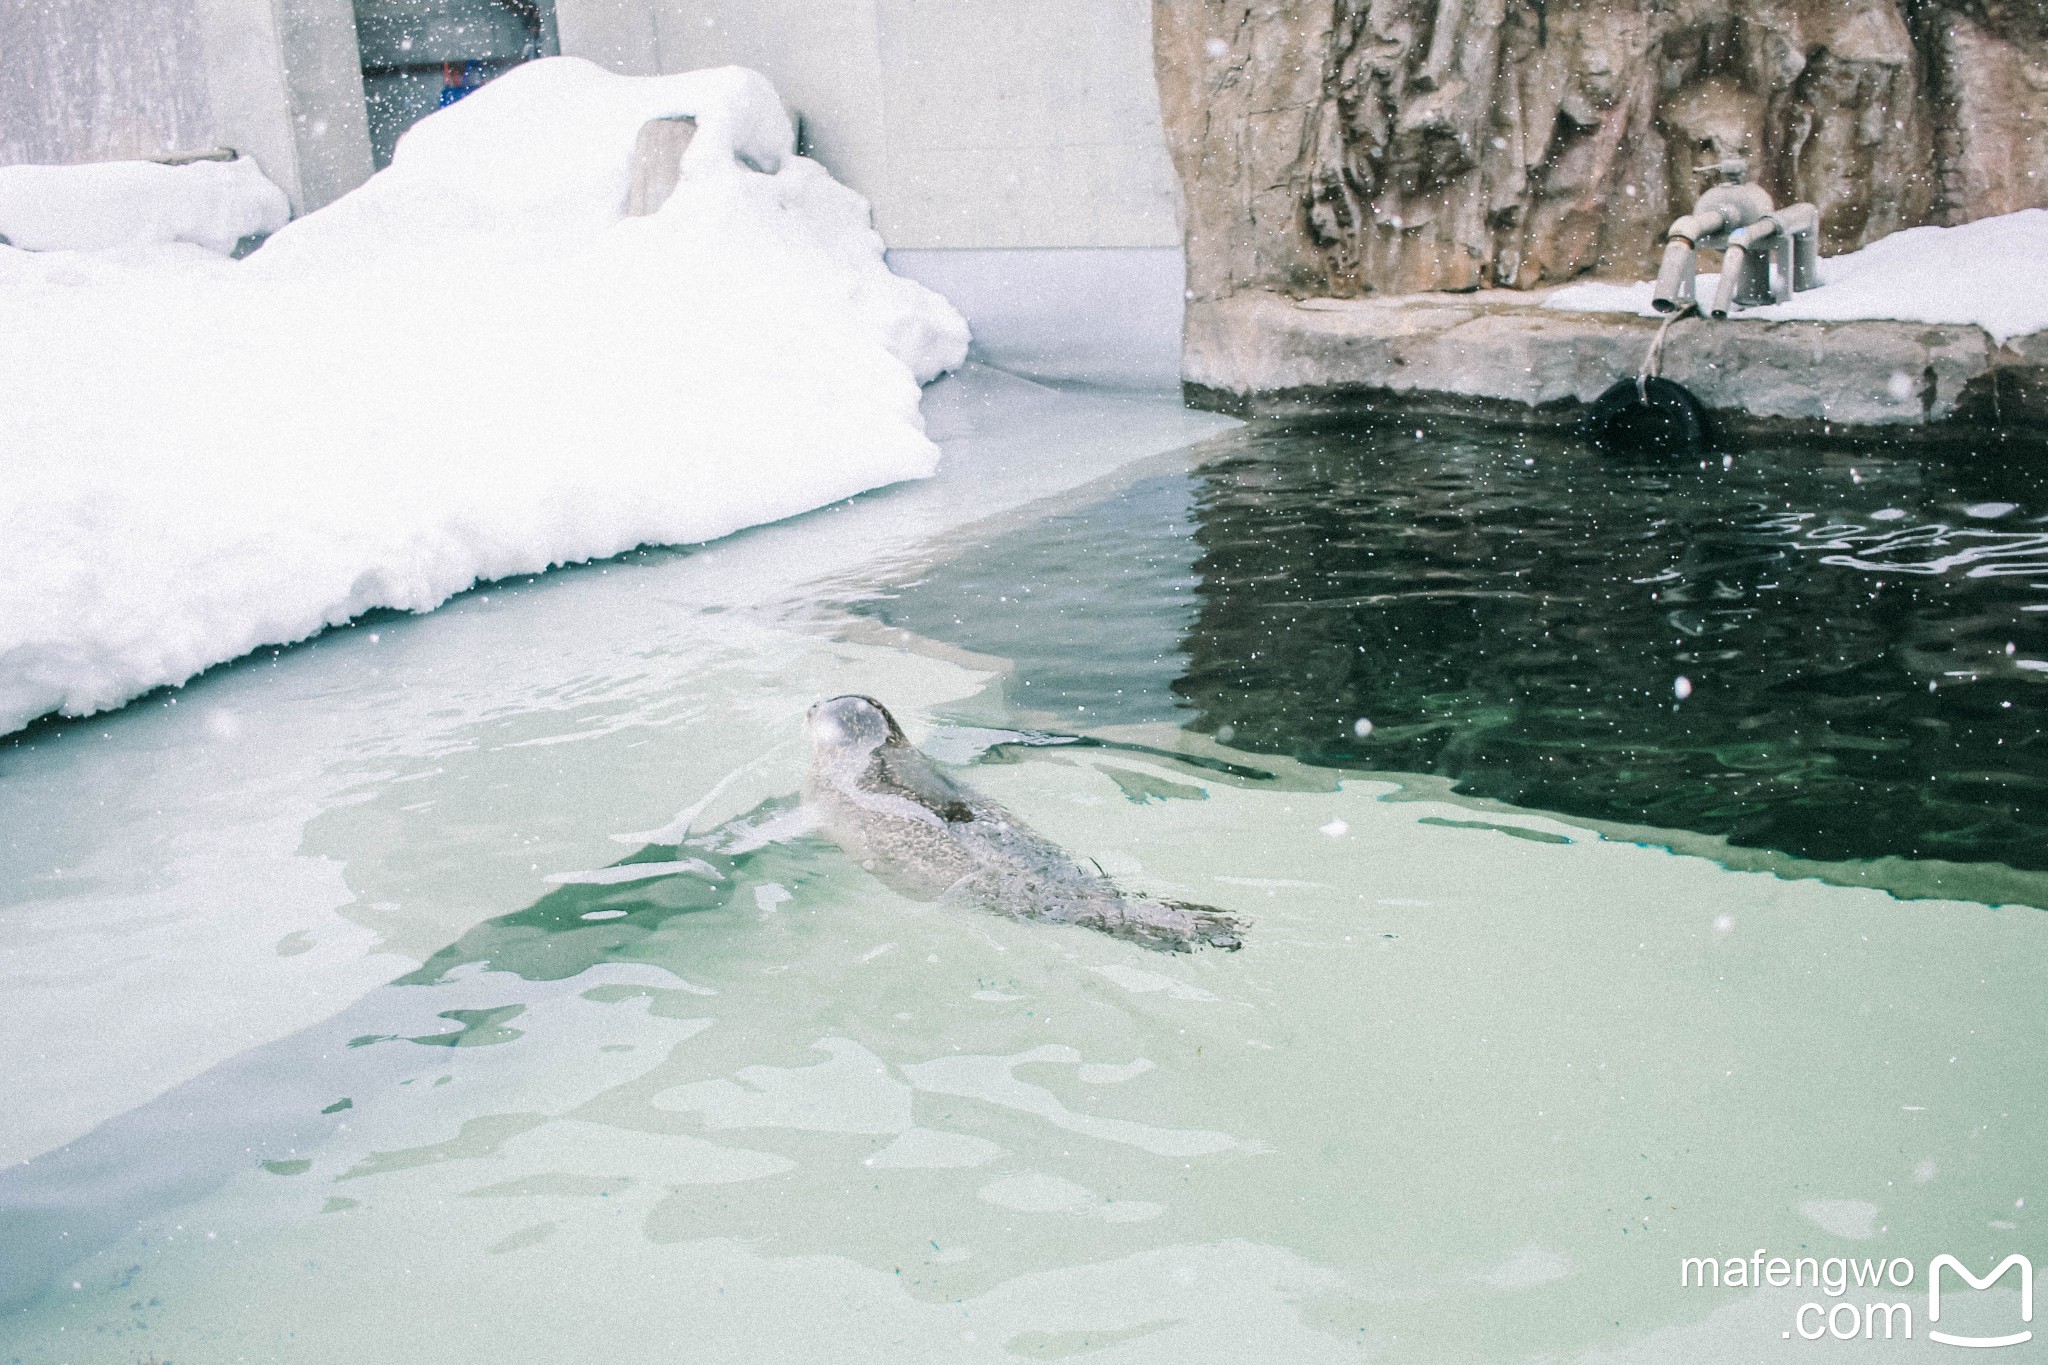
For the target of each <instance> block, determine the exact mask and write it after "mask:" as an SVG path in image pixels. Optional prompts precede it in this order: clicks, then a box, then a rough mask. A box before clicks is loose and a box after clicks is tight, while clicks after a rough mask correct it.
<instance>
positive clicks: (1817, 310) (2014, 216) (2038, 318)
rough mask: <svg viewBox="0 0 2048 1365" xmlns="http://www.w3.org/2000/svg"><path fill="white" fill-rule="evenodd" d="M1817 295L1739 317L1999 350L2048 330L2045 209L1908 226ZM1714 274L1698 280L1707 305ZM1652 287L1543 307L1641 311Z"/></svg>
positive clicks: (1595, 289) (1593, 293) (1827, 275)
mask: <svg viewBox="0 0 2048 1365" xmlns="http://www.w3.org/2000/svg"><path fill="white" fill-rule="evenodd" d="M1821 280H1822V287H1821V288H1819V289H1816V290H1814V291H1813V292H1811V293H1807V294H1798V295H1795V296H1794V297H1793V298H1792V299H1790V300H1789V301H1788V302H1785V303H1779V304H1773V305H1771V306H1770V307H1768V308H1744V309H1741V310H1739V311H1738V312H1736V313H1735V314H1733V316H1735V317H1743V318H1759V319H1763V320H1765V321H1771V322H1782V321H1788V320H1793V319H1804V320H1810V321H1820V322H1849V321H1853V320H1857V319H1865V318H1870V319H1887V318H1889V319H1895V320H1897V321H1900V322H1946V323H1957V324H1970V323H1974V324H1975V325H1977V326H1979V327H1982V328H1983V329H1984V330H1985V331H1987V332H1989V333H1990V334H1991V336H1992V338H1993V339H1994V340H1996V341H1998V342H2000V343H2003V342H2005V341H2006V340H2007V339H2008V338H2011V337H2016V336H2025V335H2027V334H2028V333H2030V332H2039V331H2044V330H2048V209H2025V210H2022V211H2021V212H2019V213H2008V214H2005V215H2003V216H2002V217H1998V218H1985V219H1982V220H1980V221H1978V222H1975V223H1969V224H1966V225H1965V226H1963V227H1952V228H1938V227H1926V228H1909V229H1907V230H1906V231H1904V232H1895V233H1893V234H1892V235H1891V236H1889V237H1886V238H1883V239H1882V240H1880V241H1876V242H1872V243H1871V244H1870V245H1869V246H1867V247H1865V248H1863V249H1862V250H1861V251H1852V252H1850V253H1849V254H1848V255H1846V256H1831V257H1829V258H1828V259H1826V260H1824V261H1822V262H1821ZM1719 284H1720V276H1718V275H1702V276H1700V280H1699V291H1698V292H1699V296H1700V298H1701V299H1703V300H1704V299H1711V298H1712V297H1713V293H1714V290H1715V289H1716V288H1717V287H1718V286H1719ZM1654 288H1655V286H1653V285H1650V284H1647V283H1646V284H1574V285H1567V286H1565V287H1564V288H1562V289H1560V290H1558V291H1557V292H1556V293H1554V294H1552V295H1551V296H1550V297H1549V298H1548V299H1546V300H1544V305H1543V306H1544V307H1546V308H1559V309H1563V310H1565V311H1567V312H1574V313H1640V314H1642V315H1643V316H1645V317H1656V316H1660V315H1659V314H1657V313H1656V312H1655V311H1654V310H1652V309H1651V307H1650V294H1651V292H1652V291H1653V289H1654Z"/></svg>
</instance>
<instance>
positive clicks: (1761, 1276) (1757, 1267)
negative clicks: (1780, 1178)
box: [1678, 1247, 2034, 1348]
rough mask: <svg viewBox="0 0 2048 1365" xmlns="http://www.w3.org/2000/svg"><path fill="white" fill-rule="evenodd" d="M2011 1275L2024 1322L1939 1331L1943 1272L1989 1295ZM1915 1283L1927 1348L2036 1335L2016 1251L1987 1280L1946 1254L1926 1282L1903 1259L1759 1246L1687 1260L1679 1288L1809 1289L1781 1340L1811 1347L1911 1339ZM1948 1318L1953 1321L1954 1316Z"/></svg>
mask: <svg viewBox="0 0 2048 1365" xmlns="http://www.w3.org/2000/svg"><path fill="white" fill-rule="evenodd" d="M2011 1271H2017V1272H2018V1276H2017V1279H2018V1281H2019V1283H2018V1284H2017V1285H2016V1286H2015V1287H2016V1288H2017V1289H2018V1290H2019V1315H2018V1317H2019V1320H2018V1321H2017V1322H2015V1323H2012V1324H2010V1326H2011V1327H2012V1328H2013V1330H2011V1331H2006V1332H2000V1333H1996V1334H1985V1333H1982V1332H1971V1333H1962V1332H1947V1331H1943V1330H1942V1329H1941V1328H1940V1326H1939V1324H1940V1322H1941V1307H1942V1298H1941V1296H1942V1276H1943V1274H1944V1273H1952V1274H1953V1276H1954V1277H1955V1282H1959V1283H1957V1284H1956V1287H1957V1288H1961V1287H1962V1286H1965V1285H1967V1286H1968V1287H1969V1288H1970V1289H1973V1290H1988V1289H1990V1288H1992V1287H1993V1286H1995V1285H1997V1284H1998V1283H1999V1282H2000V1281H2001V1280H2004V1279H2005V1278H2006V1276H2007V1274H2008V1272H2011ZM1916 1280H1920V1281H1921V1282H1922V1283H1924V1284H1925V1286H1926V1316H1925V1318H1924V1319H1922V1322H1921V1326H1922V1327H1923V1328H1924V1330H1925V1332H1926V1339H1927V1340H1928V1341H1935V1342H1940V1343H1941V1344H1942V1345H1944V1346H1973V1347H1979V1348H1987V1347H1997V1346H2018V1345H2020V1344H2021V1343H2023V1342H2027V1341H2031V1340H2033V1338H2034V1332H2033V1328H2032V1327H2030V1326H2028V1324H2030V1323H2032V1322H2033V1320H2034V1263H2033V1262H2032V1261H2029V1260H2028V1259H2027V1258H2026V1257H2024V1256H2022V1255H2020V1254H2019V1253H2018V1252H2014V1253H2013V1254H2012V1255H2010V1256H2007V1257H2006V1258H2005V1259H2004V1260H2002V1261H2000V1262H1998V1263H1997V1264H1996V1265H1994V1266H1992V1267H1991V1269H1990V1271H1989V1273H1987V1274H1984V1275H1977V1274H1975V1273H1973V1272H1972V1271H1971V1270H1970V1268H1969V1267H1968V1266H1966V1265H1964V1264H1963V1263H1962V1262H1961V1261H1960V1260H1958V1259H1957V1258H1956V1257H1954V1256H1950V1255H1947V1254H1943V1255H1940V1256H1936V1257H1935V1258H1934V1259H1932V1260H1931V1261H1929V1262H1928V1263H1927V1270H1926V1274H1925V1276H1924V1278H1923V1277H1922V1276H1921V1275H1920V1274H1919V1272H1918V1269H1917V1267H1915V1266H1914V1264H1913V1262H1912V1261H1910V1260H1908V1259H1907V1258H1905V1257H1904V1256H1894V1257H1892V1258H1890V1259H1888V1260H1887V1259H1885V1258H1883V1257H1877V1258H1875V1259H1873V1258H1870V1257H1864V1258H1862V1259H1860V1260H1859V1259H1854V1258H1848V1257H1841V1256H1830V1257H1828V1258H1827V1259H1825V1260H1822V1259H1820V1258H1818V1257H1814V1256H1799V1257H1790V1258H1788V1257H1784V1256H1772V1255H1771V1254H1770V1253H1769V1252H1768V1251H1767V1250H1765V1249H1763V1248H1761V1247H1760V1248H1758V1249H1757V1250H1756V1251H1755V1252H1754V1253H1753V1254H1751V1255H1750V1256H1748V1257H1746V1258H1745V1257H1741V1256H1729V1257H1726V1258H1724V1259H1717V1258H1715V1257H1712V1256H1688V1257H1686V1258H1685V1259H1684V1260H1682V1261H1680V1262H1679V1266H1678V1283H1679V1287H1680V1288H1682V1289H1763V1288H1770V1289H1784V1288H1793V1289H1799V1288H1807V1287H1811V1288H1812V1289H1814V1290H1816V1291H1817V1292H1818V1294H1819V1296H1820V1297H1819V1298H1818V1299H1816V1300H1814V1301H1812V1302H1809V1303H1802V1304H1800V1305H1799V1308H1798V1310H1797V1311H1796V1312H1795V1313H1794V1314H1793V1321H1792V1325H1791V1326H1790V1327H1788V1328H1786V1329H1785V1330H1784V1332H1782V1333H1781V1334H1780V1335H1781V1336H1783V1337H1785V1338H1787V1339H1790V1338H1793V1337H1795V1336H1796V1337H1799V1338H1802V1339H1804V1340H1806V1341H1822V1340H1834V1341H1852V1340H1859V1339H1860V1340H1865V1341H1873V1340H1884V1341H1891V1340H1897V1339H1901V1338H1903V1339H1907V1340H1911V1339H1912V1338H1913V1328H1914V1322H1913V1303H1914V1299H1916V1298H1917V1297H1918V1294H1917V1293H1910V1292H1906V1293H1902V1292H1901V1291H1912V1290H1913V1286H1914V1282H1915V1281H1916ZM1954 1292H1955V1291H1954V1290H1951V1291H1950V1299H1949V1305H1950V1307H1951V1308H1953V1307H1954V1306H1955V1298H1954ZM1950 1316H1951V1320H1953V1317H1954V1315H1953V1313H1952V1314H1951V1315H1950Z"/></svg>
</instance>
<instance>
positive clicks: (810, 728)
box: [804, 696, 910, 757]
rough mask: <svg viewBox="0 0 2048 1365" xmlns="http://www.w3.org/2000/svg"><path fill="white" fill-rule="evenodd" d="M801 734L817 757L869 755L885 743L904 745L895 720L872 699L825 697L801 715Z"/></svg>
mask: <svg viewBox="0 0 2048 1365" xmlns="http://www.w3.org/2000/svg"><path fill="white" fill-rule="evenodd" d="M804 733H805V734H807V735H808V736H809V737H810V741H811V747H812V748H813V749H814V750H815V751H816V752H817V753H818V755H819V756H820V757H824V756H825V755H827V754H871V753H873V752H874V751H875V750H877V749H879V748H881V747H882V746H884V745H887V744H901V745H906V746H907V745H908V744H909V743H910V741H909V739H907V738H906V737H905V736H904V734H903V727H901V726H899V725H898V724H897V723H896V717H894V716H892V715H890V714H889V712H888V709H887V708H886V707H884V706H883V705H882V703H880V702H878V701H876V700H875V699H874V698H873V697H860V696H844V697H828V698H826V699H825V700H824V701H821V702H819V703H818V704H817V705H816V706H813V707H812V708H811V709H810V710H809V711H808V712H806V713H805V714H804Z"/></svg>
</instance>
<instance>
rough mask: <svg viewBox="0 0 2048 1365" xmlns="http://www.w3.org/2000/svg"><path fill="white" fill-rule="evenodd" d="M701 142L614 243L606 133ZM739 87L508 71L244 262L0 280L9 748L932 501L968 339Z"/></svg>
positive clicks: (626, 158)
mask: <svg viewBox="0 0 2048 1365" xmlns="http://www.w3.org/2000/svg"><path fill="white" fill-rule="evenodd" d="M669 116H690V117H694V118H695V119H696V120H697V132H696V136H695V138H694V140H693V141H692V142H691V145H690V148H689V150H688V152H687V154H686V155H685V157H684V160H683V166H682V172H683V174H682V180H681V183H680V184H679V186H678V187H677V189H676V192H675V194H674V195H673V196H672V197H671V198H670V199H669V201H668V202H667V203H666V204H664V205H663V206H662V207H661V209H660V210H659V211H657V212H655V213H653V214H651V215H648V216H646V217H639V218H627V217H625V216H624V205H625V199H626V193H627V187H628V182H629V175H630V163H631V152H632V147H633V142H634V138H635V135H636V134H637V132H638V130H639V128H640V126H641V124H642V123H644V122H645V121H646V120H647V119H650V118H655V117H669ZM793 143H794V138H793V135H792V132H791V127H790V123H789V119H788V116H787V115H786V114H785V113H784V112H783V110H782V106H781V103H780V101H779V100H778V99H777V98H776V95H775V92H774V90H773V89H772V88H771V87H770V86H769V84H768V83H767V81H765V80H764V79H763V78H761V77H760V76H758V75H756V74H754V73H752V72H749V71H742V70H738V69H734V68H728V69H723V70H716V71H703V72H693V73H690V74H687V75H680V76H661V77H626V76H614V75H611V74H609V73H607V72H605V71H603V70H601V69H600V68H598V67H596V66H594V65H591V64H590V63H587V62H583V61H580V60H577V59H573V58H555V59H549V60H546V61H539V62H533V63H529V64H527V65H525V66H521V67H518V68H516V69H515V70H513V71H512V72H510V73H508V74H507V75H505V76H503V77H500V78H499V79H498V80H496V81H493V82H492V83H491V84H489V85H487V86H485V87H483V88H482V89H481V90H479V91H478V92H477V93H476V94H474V95H471V96H470V97H469V98H467V99H465V100H463V101H461V102H460V103H458V104H455V105H452V106H450V107H449V108H448V109H446V110H443V111H441V112H439V113H437V114H435V115H433V116H431V117H429V118H428V119H426V120H424V121H422V122H421V123H419V124H418V125H416V126H415V127H414V128H413V129H412V130H411V131H410V132H409V133H408V134H407V135H406V136H405V137H404V138H403V139H402V140H401V141H400V143H399V147H398V151H397V155H396V157H395V159H394V161H393V164H392V166H391V167H390V169H388V170H386V171H384V172H382V173H380V174H378V175H377V176H375V177H373V178H372V179H371V180H370V181H369V182H368V183H367V184H365V185H364V186H363V187H362V188H360V189H358V190H356V191H355V192H354V193H353V194H350V195H348V196H345V197H344V198H342V199H340V200H338V201H337V202H335V203H334V204H332V205H330V206H329V207H327V208H325V209H323V210H321V211H319V212H317V213H314V214H311V215H309V216H308V217H306V218H303V219H301V220H299V221H298V222H295V223H292V224H291V225H290V226H288V227H285V228H284V229H283V230H281V231H279V232H278V233H277V234H276V235H275V236H274V237H272V238H271V240H270V242H269V244H268V245H266V246H265V247H264V248H263V249H262V250H260V251H257V252H255V253H254V254H252V255H251V256H249V257H248V258H247V259H246V260H243V261H240V262H231V261H227V260H224V259H222V258H220V257H218V256H213V255H210V254H208V253H206V252H202V251H199V250H197V249H195V248H193V247H190V246H186V247H158V248H153V249H146V250H144V249H131V250H128V251H125V252H108V253H101V254H89V253H82V252H50V253H33V252H28V251H21V250H14V249H10V248H4V247H0V315H4V316H6V317H7V318H8V325H7V326H6V327H5V328H0V373H4V374H6V375H8V377H9V381H10V382H9V389H10V392H11V396H10V399H9V401H8V402H7V403H6V404H0V544H5V545H6V546H7V547H8V551H9V559H10V567H9V570H8V572H7V573H6V574H5V575H4V576H0V733H4V732H6V731H8V730H13V729H16V728H19V727H20V726H22V725H23V724H26V723H27V722H28V721H30V720H32V719H34V718H35V717H37V716H39V715H42V714H45V713H47V712H50V711H62V712H63V713H65V714H69V715H83V714H88V713H90V712H92V711H96V710H100V709H104V708H106V707H111V706H117V705H119V704H121V703H122V702H124V701H126V700H128V699H130V698H132V697H135V696H138V695H140V694H141V693H143V692H146V691H148V690H150V689H152V688H154V687H158V686H162V685H164V684H176V683H179V682H182V681H184V680H185V679H187V678H190V677H191V676H193V675H194V674H196V673H198V672H200V671H201V670H203V669H205V668H207V667H209V666H211V665H213V664H216V663H220V662H223V661H225V660H228V659H233V658H236V657H238V656H240V655H243V654H246V653H248V652H249V651H251V650H253V649H256V648H258V647H260V646H263V645H270V644H282V643H286V642H290V641H295V640H300V639H304V638H305V637H307V636H309V635H312V634H315V633H317V632H318V631H320V630H321V629H323V628H324V627H327V626H333V625H338V624H340V623H342V622H344V621H347V620H349V619H350V618H351V617H354V616H356V615H358V614H360V613H362V612H364V611H367V610H370V609H372V608H375V607H396V608H400V609H406V610H413V611H424V610H427V609H429V608H432V607H434V606H436V605H437V604H439V603H440V602H442V601H445V600H446V599H447V598H448V597H450V596H451V595H453V594H455V593H457V592H460V591H462V590H463V589H465V588H467V587H469V586H470V585H471V584H473V583H475V582H478V581H480V580H488V579H493V578H499V577H504V576H507V575H511V574H520V573H531V572H537V571H539V570H542V569H546V568H548V567H550V566H552V565H557V564H563V563H569V562H574V561H579V560H588V559H595V558H603V557H606V556H610V555H614V554H618V553H621V552H623V551H625V550H628V549H631V548H633V547H634V546H636V545H641V544H650V543H655V544H681V543H689V542H695V541H703V540H709V539H712V538H715V537H718V536H722V535H726V534H728V533H730V532H732V531H736V530H739V529H741V528H743V527H746V526H751V525H755V524H758V523H761V522H766V521H773V520H777V519H780V518H783V517H788V516H793V515H795V514H797V513H800V512H804V511H808V510H810V509H812V508H815V507H819V506H822V505H824V504H827V503H830V502H834V501H838V500H840V499H843V498H847V497H850V496H852V495H854V494H856V493H859V492H862V491H864V490H866V489H870V488H874V487H878V486H880V485H883V484H887V483H892V482H895V481H897V480H901V479H910V478H919V477H923V476H926V475H929V474H931V473H932V472H933V470H934V469H935V468H936V465H937V461H938V450H937V447H935V446H934V445H933V444H932V443H931V442H930V441H929V440H927V439H926V437H925V435H924V431H923V424H922V419H921V417H920V415H919V411H918V400H919V385H920V384H921V383H923V382H925V381H927V380H929V379H931V378H933V377H935V376H936V375H937V374H939V373H940V372H941V371H943V370H946V369H949V368H951V367H953V366H956V365H957V364H959V363H960V361H961V359H962V358H963V356H964V354H965V351H966V346H967V328H966V324H965V323H964V322H962V321H961V319H960V316H959V314H957V313H956V312H954V311H953V309H952V308H951V307H950V306H949V305H948V304H947V303H946V302H945V300H943V299H941V298H940V297H939V296H938V295H936V294H934V293H932V292H930V291H929V290H927V289H924V288H923V287H922V286H919V285H916V284H913V283H911V282H910V281H908V280H904V279H901V278H899V277H897V276H895V275H892V274H891V273H890V272H889V270H888V268H887V267H886V266H885V265H884V264H883V260H882V242H881V239H880V238H879V237H877V236H876V235H875V233H874V232H873V231H872V229H871V228H870V227H869V226H868V210H867V205H866V203H865V202H864V201H863V200H862V199H861V198H860V197H859V196H858V195H856V194H854V193H853V192H852V191H851V190H849V189H847V188H845V187H844V186H842V185H840V184H838V183H837V182H836V181H834V180H833V179H832V178H831V176H830V175H828V174H827V173H826V172H825V170H824V169H823V168H822V167H820V166H819V165H817V164H816V163H815V162H812V161H809V160H807V159H805V158H802V157H799V156H796V155H795V154H794V151H793Z"/></svg>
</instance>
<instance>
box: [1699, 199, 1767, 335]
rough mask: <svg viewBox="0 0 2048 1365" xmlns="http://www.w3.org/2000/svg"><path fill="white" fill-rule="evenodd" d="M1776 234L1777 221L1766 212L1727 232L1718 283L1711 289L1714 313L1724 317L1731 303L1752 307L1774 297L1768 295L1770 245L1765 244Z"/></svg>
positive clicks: (1718, 316) (1716, 315)
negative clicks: (1714, 288) (1717, 286)
mask: <svg viewBox="0 0 2048 1365" xmlns="http://www.w3.org/2000/svg"><path fill="white" fill-rule="evenodd" d="M1778 236H1779V232H1778V222H1777V220H1776V219H1775V218H1772V217H1770V216H1769V215H1766V216H1764V217H1762V218H1759V219H1757V221H1755V222H1754V223H1750V224H1748V225H1747V226H1745V227H1739V228H1737V229H1735V231H1733V232H1731V233H1729V234H1728V247H1727V251H1726V253H1725V254H1724V255H1723V256H1722V257H1721V287H1720V288H1719V289H1716V290H1715V291H1714V307H1713V310H1712V311H1713V315H1714V316H1715V317H1717V318H1725V317H1727V316H1728V313H1729V310H1730V306H1731V304H1739V305H1741V306H1742V307H1744V308H1753V307H1755V306H1756V305H1758V304H1760V303H1775V302H1776V301H1777V300H1776V299H1774V298H1773V297H1772V295H1771V256H1770V247H1769V246H1768V245H1765V244H1766V243H1769V242H1771V241H1772V239H1774V238H1776V237H1778ZM1758 246H1763V247H1764V250H1763V251H1762V252H1761V253H1756V252H1755V250H1754V249H1755V248H1756V247H1758Z"/></svg>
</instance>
